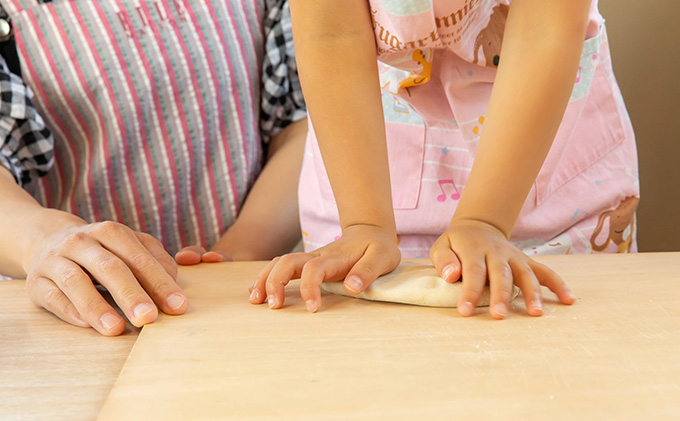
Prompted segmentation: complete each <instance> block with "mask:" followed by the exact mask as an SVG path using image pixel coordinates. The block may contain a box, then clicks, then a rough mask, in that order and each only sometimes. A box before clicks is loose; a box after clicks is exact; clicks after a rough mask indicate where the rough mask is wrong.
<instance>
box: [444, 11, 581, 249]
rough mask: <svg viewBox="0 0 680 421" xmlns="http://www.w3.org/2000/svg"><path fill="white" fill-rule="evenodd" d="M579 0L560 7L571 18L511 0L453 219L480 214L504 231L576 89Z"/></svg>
mask: <svg viewBox="0 0 680 421" xmlns="http://www.w3.org/2000/svg"><path fill="white" fill-rule="evenodd" d="M581 3H582V4H581V5H580V6H579V7H573V8H572V10H569V11H563V12H564V13H572V15H573V17H572V19H566V18H565V19H555V18H553V19H551V18H548V19H547V20H548V21H547V22H545V19H543V16H542V14H547V13H549V12H550V11H551V8H550V7H539V9H545V10H540V11H538V12H537V11H533V10H532V11H527V10H526V8H527V7H528V6H529V5H530V4H532V3H531V2H528V1H524V2H516V3H515V2H513V6H512V7H511V10H510V14H509V17H508V23H507V27H506V35H505V38H504V41H503V47H502V52H501V62H500V65H499V69H498V74H497V77H496V81H495V85H494V88H493V92H492V95H491V101H490V103H489V109H488V112H487V115H486V122H485V128H484V131H483V133H482V136H481V139H480V143H479V148H478V150H477V155H476V157H475V164H474V167H473V170H472V172H471V174H470V179H469V181H468V183H467V186H466V188H465V193H464V194H463V197H462V198H461V202H460V204H459V206H458V209H457V211H456V215H455V216H454V221H455V220H456V219H477V220H482V221H484V222H488V223H490V224H492V225H494V226H496V227H497V228H498V229H500V230H501V231H502V232H503V233H504V234H505V235H506V236H508V237H509V235H510V232H511V231H512V228H513V226H514V224H515V221H516V219H517V217H518V215H519V212H520V211H521V208H522V205H523V203H524V201H525V200H526V197H527V195H528V193H529V190H530V189H531V186H532V184H533V182H534V180H535V178H536V176H537V174H538V172H539V170H540V168H541V166H542V164H543V161H544V160H545V157H546V156H547V154H548V151H549V150H550V146H551V145H552V141H553V139H554V137H555V135H556V133H557V130H558V128H559V125H560V122H561V120H562V117H563V115H564V111H565V108H566V106H567V103H568V101H569V96H570V93H571V90H572V89H573V85H574V79H575V76H576V70H577V67H578V62H579V57H580V52H581V49H582V45H583V40H584V36H585V25H586V22H587V2H581ZM513 8H516V10H513ZM520 8H524V9H523V10H522V9H520ZM553 12H554V10H553ZM561 17H562V18H563V17H564V15H561Z"/></svg>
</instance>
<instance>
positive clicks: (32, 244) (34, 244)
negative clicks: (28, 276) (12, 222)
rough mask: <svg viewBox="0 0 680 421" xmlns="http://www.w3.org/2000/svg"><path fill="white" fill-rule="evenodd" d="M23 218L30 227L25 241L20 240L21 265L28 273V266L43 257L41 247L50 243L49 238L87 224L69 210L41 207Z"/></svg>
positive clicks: (25, 224)
mask: <svg viewBox="0 0 680 421" xmlns="http://www.w3.org/2000/svg"><path fill="white" fill-rule="evenodd" d="M22 219H23V226H25V227H29V230H28V232H27V233H26V235H25V236H22V238H23V241H21V242H19V244H18V250H20V258H21V262H20V264H21V267H22V268H23V270H24V272H26V273H28V268H29V267H30V266H31V264H32V263H33V262H35V260H36V259H40V258H41V254H42V253H43V252H42V251H41V248H43V247H44V246H45V245H46V244H49V238H50V237H52V236H54V235H57V234H58V233H63V232H64V231H66V230H70V229H72V228H75V227H77V226H83V225H87V222H85V221H84V220H83V219H81V218H79V217H77V216H75V215H73V214H70V213H68V212H64V211H60V210H57V209H50V208H43V207H39V208H36V209H34V210H31V211H30V212H28V213H27V214H26V215H25V217H24V218H22Z"/></svg>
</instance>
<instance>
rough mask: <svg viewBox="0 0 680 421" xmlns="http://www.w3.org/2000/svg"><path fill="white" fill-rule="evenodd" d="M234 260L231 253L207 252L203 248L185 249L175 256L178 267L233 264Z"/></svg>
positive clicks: (190, 247) (191, 247) (192, 247)
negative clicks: (222, 263) (203, 264)
mask: <svg viewBox="0 0 680 421" xmlns="http://www.w3.org/2000/svg"><path fill="white" fill-rule="evenodd" d="M232 260H233V259H232V258H231V256H230V255H229V253H225V252H221V251H212V250H211V251H207V250H206V249H205V248H203V247H201V246H189V247H184V248H183V249H182V250H180V251H178V252H177V254H175V261H176V262H177V264H178V265H184V266H189V265H197V264H199V263H219V262H231V261H232Z"/></svg>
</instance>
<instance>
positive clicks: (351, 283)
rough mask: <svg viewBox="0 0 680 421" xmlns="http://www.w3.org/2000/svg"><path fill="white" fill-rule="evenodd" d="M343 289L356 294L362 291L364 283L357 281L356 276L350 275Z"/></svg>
mask: <svg viewBox="0 0 680 421" xmlns="http://www.w3.org/2000/svg"><path fill="white" fill-rule="evenodd" d="M345 288H347V289H348V290H350V291H351V292H353V293H355V294H358V293H360V292H361V291H362V290H363V289H364V283H363V282H362V281H361V279H359V277H358V276H356V275H352V276H350V277H349V278H347V279H345Z"/></svg>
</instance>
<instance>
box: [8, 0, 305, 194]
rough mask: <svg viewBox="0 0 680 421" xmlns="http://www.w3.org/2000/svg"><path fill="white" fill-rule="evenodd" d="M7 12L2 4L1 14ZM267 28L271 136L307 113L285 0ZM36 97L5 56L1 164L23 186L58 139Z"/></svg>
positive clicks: (269, 0)
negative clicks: (12, 68)
mask: <svg viewBox="0 0 680 421" xmlns="http://www.w3.org/2000/svg"><path fill="white" fill-rule="evenodd" d="M6 16H7V15H6V14H5V12H4V10H3V9H2V7H1V6H0V17H6ZM264 28H265V29H264V35H265V50H266V51H265V55H264V59H263V62H262V97H261V101H260V108H261V113H260V128H261V133H262V137H263V139H264V140H265V141H267V140H268V139H269V138H271V137H272V136H274V135H276V134H277V133H278V132H280V131H281V130H282V129H283V128H284V127H286V126H287V125H288V124H290V123H291V122H294V121H298V120H300V119H302V118H305V117H306V115H307V112H306V108H305V104H304V100H303V98H302V89H301V87H300V81H299V79H298V74H297V65H296V63H295V53H294V51H293V35H292V29H291V22H290V10H289V8H288V2H287V1H286V0H265V16H264ZM31 98H33V92H31V89H30V88H29V87H28V86H27V85H26V84H25V83H24V82H23V80H22V79H21V77H19V76H17V75H15V74H13V73H12V72H10V70H9V69H8V67H7V64H6V62H5V59H4V58H3V57H1V56H0V164H1V165H3V166H5V167H6V168H8V169H9V170H10V171H11V172H12V174H14V177H15V178H16V180H17V182H18V183H19V184H21V185H24V184H27V183H29V182H30V181H31V180H32V179H34V178H36V177H40V176H43V175H45V174H47V171H49V170H50V168H51V167H52V164H53V162H54V140H53V138H52V135H51V134H50V132H49V130H48V129H47V127H45V123H44V122H43V119H42V118H41V117H40V115H39V114H38V113H37V111H36V109H35V108H34V107H33V104H32V101H31Z"/></svg>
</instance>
